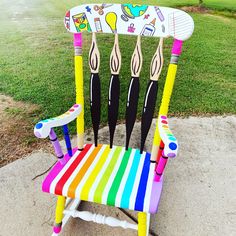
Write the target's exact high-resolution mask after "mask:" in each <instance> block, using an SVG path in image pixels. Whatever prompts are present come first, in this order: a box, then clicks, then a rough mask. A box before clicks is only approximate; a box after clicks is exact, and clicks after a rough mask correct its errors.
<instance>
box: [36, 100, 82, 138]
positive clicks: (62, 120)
mask: <svg viewBox="0 0 236 236" xmlns="http://www.w3.org/2000/svg"><path fill="white" fill-rule="evenodd" d="M81 110H82V107H81V105H78V104H75V105H73V106H72V107H71V108H70V109H69V110H68V111H67V112H65V113H64V114H62V115H60V116H57V117H54V118H50V119H46V120H42V121H40V122H38V123H37V124H36V125H35V127H34V134H35V136H36V137H38V138H46V137H48V135H49V133H50V131H51V128H54V127H58V126H63V125H66V124H68V123H70V122H71V121H73V120H74V119H75V118H76V117H77V116H78V115H79V114H80V112H81Z"/></svg>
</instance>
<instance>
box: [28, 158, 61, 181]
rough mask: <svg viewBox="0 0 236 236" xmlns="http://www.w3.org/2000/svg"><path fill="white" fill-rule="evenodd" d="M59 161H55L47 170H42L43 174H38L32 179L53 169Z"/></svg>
mask: <svg viewBox="0 0 236 236" xmlns="http://www.w3.org/2000/svg"><path fill="white" fill-rule="evenodd" d="M56 162H57V161H55V162H54V163H53V164H52V165H51V166H50V167H49V168H48V169H47V170H45V171H44V172H42V173H41V174H38V175H36V176H35V177H34V178H33V179H32V180H33V181H34V180H36V179H37V178H38V177H40V176H42V175H45V174H46V173H47V172H48V171H50V170H51V169H52V167H53V166H54V165H55V164H56Z"/></svg>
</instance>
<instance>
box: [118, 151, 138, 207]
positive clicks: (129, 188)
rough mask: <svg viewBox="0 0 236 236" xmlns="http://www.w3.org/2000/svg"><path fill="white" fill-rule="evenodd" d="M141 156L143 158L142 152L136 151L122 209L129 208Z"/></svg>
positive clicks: (122, 201)
mask: <svg viewBox="0 0 236 236" xmlns="http://www.w3.org/2000/svg"><path fill="white" fill-rule="evenodd" d="M140 156H141V154H140V151H139V150H136V152H135V155H134V160H133V163H132V166H131V168H130V172H129V176H128V179H127V182H126V184H125V188H124V191H123V193H122V198H121V202H120V207H121V208H126V209H128V208H129V201H130V196H131V193H132V190H133V186H134V180H135V177H136V173H137V170H138V166H139V162H140Z"/></svg>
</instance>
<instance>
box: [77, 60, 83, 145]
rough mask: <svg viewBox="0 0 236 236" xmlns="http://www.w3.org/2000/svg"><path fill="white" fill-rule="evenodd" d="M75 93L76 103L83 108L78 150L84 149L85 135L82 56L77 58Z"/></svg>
mask: <svg viewBox="0 0 236 236" xmlns="http://www.w3.org/2000/svg"><path fill="white" fill-rule="evenodd" d="M75 92H76V103H77V104H80V105H81V106H82V111H81V113H80V115H79V116H78V117H77V123H76V124H77V135H78V139H79V140H78V148H83V140H82V139H83V134H84V92H83V58H82V56H75Z"/></svg>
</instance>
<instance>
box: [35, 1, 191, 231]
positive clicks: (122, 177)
mask: <svg viewBox="0 0 236 236" xmlns="http://www.w3.org/2000/svg"><path fill="white" fill-rule="evenodd" d="M65 26H66V28H67V30H68V31H69V32H71V33H73V34H74V48H75V61H74V63H75V82H76V104H75V105H74V106H73V107H72V108H71V109H69V111H67V112H66V113H64V114H63V115H61V116H58V117H55V118H51V119H47V120H42V121H40V122H39V123H37V124H36V126H35V128H34V133H35V135H36V136H37V137H38V138H46V137H48V136H49V138H50V140H51V142H52V145H53V146H54V149H55V153H56V156H57V157H58V162H57V163H56V164H55V165H54V167H53V168H52V169H51V171H50V172H49V173H48V175H47V176H46V178H45V179H44V181H43V185H42V190H43V191H44V192H47V193H52V194H55V195H57V197H58V200H57V205H56V217H55V225H54V228H53V232H54V233H53V235H58V234H59V233H60V232H61V229H62V227H63V226H64V225H65V224H66V222H67V221H68V219H69V217H71V216H72V217H79V218H81V219H83V220H86V221H94V222H96V223H101V224H107V225H110V226H113V227H116V226H120V227H123V228H130V229H135V230H138V235H148V233H149V220H150V214H155V213H157V210H158V203H159V200H160V195H161V191H162V184H163V171H164V169H165V166H166V163H167V160H168V158H169V157H170V158H174V157H176V155H177V150H178V144H177V140H176V138H175V137H174V135H173V134H172V132H171V131H170V129H169V127H168V120H167V113H168V107H169V102H170V98H171V94H172V90H173V86H174V81H175V76H176V71H177V64H178V59H179V56H180V54H181V48H182V44H183V41H185V40H187V39H188V38H189V37H190V36H191V35H192V33H193V29H194V23H193V20H192V18H191V17H190V16H189V15H188V14H187V13H185V12H183V11H181V10H177V9H173V8H166V7H157V6H146V5H132V4H122V5H120V4H101V5H98V4H86V5H81V6H77V7H74V8H72V9H71V10H70V11H68V12H67V13H66V16H65ZM83 31H87V32H92V45H91V49H90V52H89V66H90V70H91V78H90V107H91V115H92V123H93V130H94V144H84V98H83V58H82V32H83ZM98 32H99V33H113V34H114V36H115V42H114V47H113V50H112V52H111V57H110V70H111V78H110V84H109V93H108V94H109V95H108V124H109V131H110V144H98V129H99V123H100V110H101V109H100V107H101V91H100V79H99V66H100V54H99V50H98V47H97V43H96V33H98ZM119 34H126V35H137V44H136V47H135V49H134V53H133V56H132V59H131V80H130V84H129V89H128V97H127V101H126V117H125V119H126V142H125V144H124V147H121V146H115V145H113V136H114V132H115V128H116V123H117V118H118V108H119V95H120V86H119V85H120V82H119V71H120V68H121V54H120V50H119V43H118V35H119ZM142 36H144V37H145V36H152V37H160V42H159V45H158V48H157V50H156V52H155V54H154V56H153V59H152V61H151V68H150V81H149V83H148V85H147V89H146V95H145V99H144V103H143V112H142V119H141V138H140V143H141V146H140V149H135V148H131V147H129V140H130V136H131V133H132V130H133V126H134V123H135V119H136V113H137V106H138V97H139V89H140V87H139V75H140V72H141V69H142V63H143V58H142V52H141V37H142ZM170 36H172V37H173V38H174V42H173V47H172V54H171V59H170V64H169V68H168V73H167V77H166V82H165V86H164V91H163V97H162V101H161V105H160V110H159V116H158V122H157V123H158V124H157V125H156V130H155V134H154V140H153V145H152V150H151V152H150V153H149V152H145V151H144V144H145V140H146V137H147V134H148V131H149V129H150V126H151V123H152V118H153V114H154V111H155V104H156V97H157V91H158V78H159V76H160V73H161V70H162V66H163V53H162V50H163V39H164V38H167V37H170ZM76 118H77V140H78V142H77V144H78V145H77V147H75V148H72V147H71V142H70V137H69V131H68V126H67V124H68V123H70V122H71V121H73V120H74V119H76ZM58 126H62V128H63V132H64V138H65V142H66V147H67V151H68V152H67V153H66V154H65V155H64V154H63V153H62V149H61V147H60V144H59V141H58V139H57V136H56V134H55V132H54V130H53V128H54V127H58ZM71 200H73V203H72V204H71V205H70V207H69V209H67V210H66V207H67V205H68V203H69V201H71ZM81 200H83V201H90V202H96V203H100V204H106V205H109V206H115V207H119V208H123V209H129V210H134V211H137V212H138V225H136V224H131V223H128V222H126V221H120V220H118V219H115V218H113V217H105V216H102V215H99V214H92V213H90V212H87V211H78V210H77V207H78V205H79V203H80V201H81ZM63 217H64V218H63Z"/></svg>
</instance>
